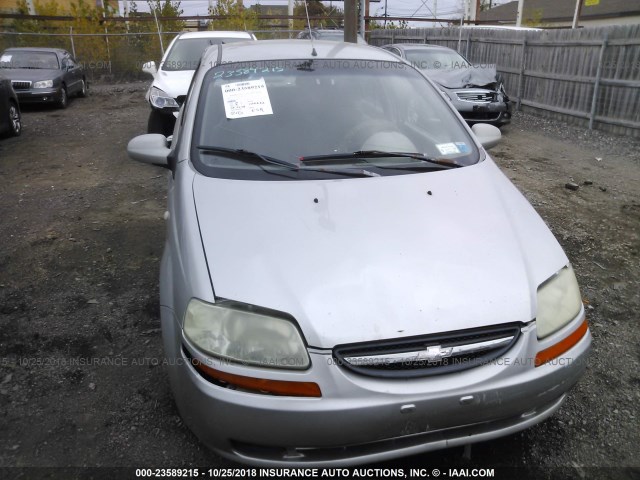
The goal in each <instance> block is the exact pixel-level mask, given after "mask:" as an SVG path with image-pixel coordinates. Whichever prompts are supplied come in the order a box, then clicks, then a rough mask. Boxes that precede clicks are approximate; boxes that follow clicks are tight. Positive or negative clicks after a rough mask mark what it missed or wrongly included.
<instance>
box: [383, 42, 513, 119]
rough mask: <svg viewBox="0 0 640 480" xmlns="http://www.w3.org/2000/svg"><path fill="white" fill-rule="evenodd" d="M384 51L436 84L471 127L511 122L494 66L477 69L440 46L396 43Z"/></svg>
mask: <svg viewBox="0 0 640 480" xmlns="http://www.w3.org/2000/svg"><path fill="white" fill-rule="evenodd" d="M382 48H383V49H385V50H387V51H389V52H391V53H393V54H395V55H398V56H399V57H401V58H404V59H405V60H407V62H409V63H410V64H411V65H413V66H414V67H415V68H418V69H420V70H421V71H422V73H424V74H425V75H426V76H427V77H429V78H430V79H431V80H433V82H434V83H436V84H437V85H438V86H439V87H440V89H441V90H442V91H443V92H445V93H446V94H447V96H448V97H449V99H450V100H451V103H453V106H454V107H456V110H458V112H460V115H462V118H464V119H465V120H466V121H467V122H468V123H470V124H474V123H479V122H482V123H490V124H492V125H496V126H498V127H499V126H501V125H505V124H507V123H509V122H511V101H510V100H509V97H508V96H507V92H506V91H505V88H504V81H503V80H502V76H501V75H499V74H498V73H497V72H496V67H495V65H474V64H472V63H471V62H469V61H468V60H467V59H466V58H464V57H463V56H462V55H460V54H459V53H458V52H456V51H455V50H452V49H450V48H447V47H442V46H440V45H423V44H412V43H396V44H392V45H384V46H383V47H382Z"/></svg>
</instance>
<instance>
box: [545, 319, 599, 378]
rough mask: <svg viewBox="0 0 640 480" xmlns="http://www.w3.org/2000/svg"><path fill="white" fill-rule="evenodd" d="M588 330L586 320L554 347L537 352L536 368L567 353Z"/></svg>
mask: <svg viewBox="0 0 640 480" xmlns="http://www.w3.org/2000/svg"><path fill="white" fill-rule="evenodd" d="M587 330H589V326H588V325H587V320H586V319H585V321H584V322H582V324H581V325H580V326H579V327H578V328H577V329H576V330H575V331H574V332H573V333H572V334H571V335H569V336H568V337H566V338H564V339H562V340H561V341H559V342H558V343H556V344H555V345H551V346H550V347H549V348H545V349H544V350H541V351H539V352H538V353H537V354H536V363H535V365H536V367H539V366H540V365H543V364H545V363H547V362H549V361H551V360H553V359H554V358H556V357H559V356H560V355H562V354H563V353H564V352H566V351H568V350H569V349H570V348H571V347H573V346H574V345H575V344H576V343H578V342H579V341H580V339H581V338H582V337H584V335H585V334H586V333H587Z"/></svg>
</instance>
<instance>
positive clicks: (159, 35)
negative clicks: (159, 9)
mask: <svg viewBox="0 0 640 480" xmlns="http://www.w3.org/2000/svg"><path fill="white" fill-rule="evenodd" d="M153 17H154V18H155V19H156V28H157V29H158V38H159V39H160V51H161V52H162V56H163V57H164V45H163V43H162V34H161V33H160V23H158V15H156V9H155V8H153Z"/></svg>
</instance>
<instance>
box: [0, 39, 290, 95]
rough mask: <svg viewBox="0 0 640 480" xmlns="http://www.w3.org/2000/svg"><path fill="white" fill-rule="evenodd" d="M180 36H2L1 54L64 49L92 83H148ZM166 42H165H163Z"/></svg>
mask: <svg viewBox="0 0 640 480" xmlns="http://www.w3.org/2000/svg"><path fill="white" fill-rule="evenodd" d="M299 32H300V30H281V29H273V30H257V31H254V32H253V33H254V34H255V35H256V37H257V38H258V39H260V40H266V39H285V38H296V36H297V35H298V33H299ZM178 33H180V32H163V33H162V34H161V35H158V33H157V32H139V33H104V34H95V33H90V34H86V33H74V32H73V31H72V29H70V31H69V33H68V34H64V33H22V32H21V33H18V32H2V34H1V35H0V52H2V51H4V50H5V49H6V48H10V47H49V48H62V49H64V50H67V51H69V52H71V53H72V55H73V56H74V57H75V58H76V60H77V62H78V63H79V64H80V65H81V66H82V67H83V68H84V70H85V74H86V77H87V80H88V81H89V82H92V83H114V82H116V83H117V82H128V81H136V80H148V79H149V76H148V74H145V73H143V72H142V65H143V64H144V63H146V62H148V61H150V60H153V61H155V62H156V64H159V63H160V60H161V58H162V51H163V48H164V49H166V48H167V47H168V46H169V44H170V43H171V40H172V39H173V38H174V37H175V36H176V35H177V34H178ZM161 39H162V41H161Z"/></svg>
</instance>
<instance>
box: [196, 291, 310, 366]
mask: <svg viewBox="0 0 640 480" xmlns="http://www.w3.org/2000/svg"><path fill="white" fill-rule="evenodd" d="M184 333H185V335H186V337H187V338H188V339H189V340H190V341H191V342H193V344H194V345H195V346H196V347H198V348H199V349H200V350H202V351H204V352H206V353H209V354H211V355H215V356H218V357H222V358H226V359H229V360H232V361H236V362H239V363H243V364H247V365H257V366H261V367H272V368H287V369H297V370H300V369H305V368H307V367H308V366H309V355H308V353H307V349H306V347H305V345H304V342H303V341H302V337H301V336H300V332H298V329H297V328H296V326H295V325H294V324H293V323H292V322H290V321H289V320H285V319H284V318H278V317H275V316H272V315H270V314H268V313H266V312H262V311H260V310H259V309H257V308H256V307H252V306H250V305H244V304H238V303H235V302H224V303H221V304H211V303H205V302H203V301H201V300H198V299H195V298H192V299H191V301H190V302H189V305H188V306H187V312H186V314H185V318H184Z"/></svg>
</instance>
